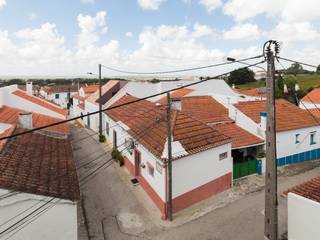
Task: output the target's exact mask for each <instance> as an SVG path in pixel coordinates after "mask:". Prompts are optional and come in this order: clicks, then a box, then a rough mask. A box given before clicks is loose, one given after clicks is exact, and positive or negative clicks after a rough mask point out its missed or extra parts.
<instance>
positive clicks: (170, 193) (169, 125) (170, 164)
mask: <svg viewBox="0 0 320 240" xmlns="http://www.w3.org/2000/svg"><path fill="white" fill-rule="evenodd" d="M170 112H171V99H170V93H167V133H168V176H167V178H168V199H167V206H168V207H167V214H168V219H169V221H172V147H171V141H172V139H171V136H172V133H171V117H170Z"/></svg>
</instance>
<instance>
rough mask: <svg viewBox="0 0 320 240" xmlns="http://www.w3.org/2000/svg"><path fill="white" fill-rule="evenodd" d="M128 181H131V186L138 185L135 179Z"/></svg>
mask: <svg viewBox="0 0 320 240" xmlns="http://www.w3.org/2000/svg"><path fill="white" fill-rule="evenodd" d="M130 181H131V183H132V185H133V186H136V185H138V184H139V181H138V179H136V178H132V179H131V180H130Z"/></svg>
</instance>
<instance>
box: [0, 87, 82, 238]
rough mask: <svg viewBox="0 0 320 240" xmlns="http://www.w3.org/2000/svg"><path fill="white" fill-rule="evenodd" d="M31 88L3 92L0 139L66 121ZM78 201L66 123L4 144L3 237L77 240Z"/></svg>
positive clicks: (0, 169)
mask: <svg viewBox="0 0 320 240" xmlns="http://www.w3.org/2000/svg"><path fill="white" fill-rule="evenodd" d="M31 89H32V84H31V83H28V85H27V86H26V91H23V90H21V89H20V88H18V86H17V85H12V86H8V87H3V88H0V138H3V137H8V136H11V135H12V134H19V133H22V132H25V131H27V130H30V129H34V128H37V127H42V126H45V125H48V124H52V123H56V122H59V121H61V120H64V119H66V117H67V112H66V111H65V110H63V109H62V108H60V107H59V106H57V105H56V104H53V103H52V102H50V101H47V100H45V99H42V98H40V97H36V96H34V95H33V94H34V92H33V91H30V90H31ZM79 199H80V192H79V181H78V177H77V172H76V167H75V163H74V160H73V151H72V144H71V139H70V129H69V126H68V125H67V124H61V125H56V126H53V127H50V128H46V129H43V130H39V131H34V132H32V133H28V134H23V135H20V136H17V137H13V138H9V139H5V140H2V141H0V222H1V226H0V232H1V238H11V237H13V236H14V239H39V240H40V239H52V240H53V239H66V240H67V239H74V240H76V239H77V238H78V221H77V204H78V201H79ZM40 216H41V219H38V218H39V217H40ZM25 226H28V227H25Z"/></svg>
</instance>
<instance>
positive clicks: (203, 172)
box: [71, 80, 320, 219]
mask: <svg viewBox="0 0 320 240" xmlns="http://www.w3.org/2000/svg"><path fill="white" fill-rule="evenodd" d="M193 81H196V80H191V81H170V82H158V83H150V82H122V81H113V80H112V81H109V82H108V83H107V84H105V85H104V86H103V90H102V98H101V99H99V91H98V90H97V91H96V92H95V93H94V94H91V95H89V94H88V95H86V94H83V93H81V95H80V93H79V98H80V97H81V101H79V104H78V106H76V105H73V107H72V111H71V112H72V114H73V115H77V116H78V115H81V114H83V115H84V114H87V113H90V112H94V111H97V110H98V109H99V101H101V103H102V104H103V108H108V107H115V106H118V105H121V104H123V103H126V102H131V101H134V100H138V99H141V98H144V97H147V96H149V95H156V94H158V93H161V92H162V91H167V90H170V89H175V88H178V87H182V86H187V87H185V88H181V89H179V90H176V91H173V92H171V99H172V109H173V110H172V112H171V116H170V118H171V126H172V129H171V130H172V152H173V157H174V161H173V176H172V182H173V211H174V212H177V211H179V210H181V209H184V208H186V207H188V206H190V205H192V204H194V203H196V202H199V201H201V200H203V199H205V198H207V197H209V196H212V195H214V194H216V193H219V192H222V191H224V190H226V189H228V188H230V187H231V186H232V183H233V180H234V179H237V178H239V177H242V176H246V175H249V174H253V173H257V172H264V170H265V159H264V152H265V130H266V101H265V96H266V95H265V89H260V90H256V91H255V92H253V91H239V90H238V89H232V88H230V87H229V86H228V85H227V84H226V83H225V82H224V81H223V80H214V81H206V82H203V83H201V84H195V85H190V83H193ZM165 104H166V97H165V96H163V95H160V96H156V97H153V98H151V99H148V100H142V101H139V102H137V103H134V104H129V105H126V106H125V107H119V108H114V109H112V110H109V111H105V112H104V114H103V121H102V122H103V126H102V129H103V133H104V135H105V136H106V138H107V141H109V142H110V143H112V144H113V147H114V148H115V149H117V150H118V151H119V152H120V153H121V154H122V155H123V156H124V159H125V166H126V168H127V169H128V172H129V173H130V174H131V175H132V177H133V178H136V179H137V180H138V181H139V183H140V185H141V187H142V188H143V189H144V190H145V191H146V192H147V193H148V195H149V196H150V199H152V201H153V202H154V204H155V205H156V206H157V207H158V208H159V211H160V213H161V217H162V218H163V219H165V218H166V217H167V209H166V208H167V205H166V203H167V175H168V173H167V171H168V170H167V141H168V139H167V135H166V134H167V133H166V125H165V119H166V109H165ZM276 111H277V112H276V113H277V114H276V116H277V118H276V131H277V133H276V135H277V165H278V166H284V165H288V164H293V163H298V162H303V161H308V160H313V159H318V158H320V135H319V134H320V126H319V123H318V122H317V121H316V120H315V118H314V117H313V116H312V115H310V114H309V113H308V111H307V110H305V109H302V108H299V107H297V106H295V105H294V104H291V103H289V102H287V101H286V100H277V101H276ZM80 121H81V123H82V124H83V125H85V126H87V127H89V128H91V129H93V130H94V131H98V127H99V119H98V115H97V114H96V115H91V116H88V117H84V118H83V119H82V120H80Z"/></svg>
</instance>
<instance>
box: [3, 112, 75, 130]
mask: <svg viewBox="0 0 320 240" xmlns="http://www.w3.org/2000/svg"><path fill="white" fill-rule="evenodd" d="M21 112H25V111H24V110H21V109H17V108H11V107H7V106H3V107H2V108H0V123H7V124H12V125H17V124H18V122H19V113H21ZM60 121H61V119H59V118H53V117H49V116H46V115H42V114H38V113H32V122H33V126H34V127H42V126H45V125H48V124H52V123H56V122H60ZM44 130H45V131H50V132H58V133H63V134H69V127H68V125H67V124H66V123H64V124H59V125H57V126H53V127H49V128H45V129H44Z"/></svg>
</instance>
